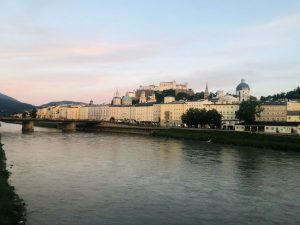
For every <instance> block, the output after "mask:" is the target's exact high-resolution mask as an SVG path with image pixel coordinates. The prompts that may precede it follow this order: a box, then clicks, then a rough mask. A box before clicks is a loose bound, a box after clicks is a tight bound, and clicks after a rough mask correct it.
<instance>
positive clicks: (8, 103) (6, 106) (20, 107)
mask: <svg viewBox="0 0 300 225" xmlns="http://www.w3.org/2000/svg"><path fill="white" fill-rule="evenodd" d="M32 108H34V106H33V105H31V104H27V103H23V102H20V101H18V100H16V99H14V98H12V97H9V96H7V95H4V94H1V93H0V116H9V115H11V114H12V113H15V112H24V111H26V110H31V109H32Z"/></svg>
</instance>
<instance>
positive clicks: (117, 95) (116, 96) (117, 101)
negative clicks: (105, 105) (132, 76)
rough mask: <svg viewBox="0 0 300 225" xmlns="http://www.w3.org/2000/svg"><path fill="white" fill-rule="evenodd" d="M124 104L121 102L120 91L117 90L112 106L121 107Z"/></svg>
mask: <svg viewBox="0 0 300 225" xmlns="http://www.w3.org/2000/svg"><path fill="white" fill-rule="evenodd" d="M121 103H122V100H121V97H120V95H119V90H118V89H117V91H116V93H115V95H114V97H113V100H112V104H113V105H121Z"/></svg>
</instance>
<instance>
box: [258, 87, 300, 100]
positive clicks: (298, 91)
mask: <svg viewBox="0 0 300 225" xmlns="http://www.w3.org/2000/svg"><path fill="white" fill-rule="evenodd" d="M279 99H300V87H297V88H295V89H294V90H292V91H289V92H281V93H280V94H274V95H269V96H266V97H265V96H261V97H260V100H261V101H263V102H265V101H277V100H279Z"/></svg>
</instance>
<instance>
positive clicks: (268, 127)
mask: <svg viewBox="0 0 300 225" xmlns="http://www.w3.org/2000/svg"><path fill="white" fill-rule="evenodd" d="M235 131H242V132H243V131H249V132H265V133H269V134H298V135H299V134H300V123H295V122H254V123H253V124H236V125H235Z"/></svg>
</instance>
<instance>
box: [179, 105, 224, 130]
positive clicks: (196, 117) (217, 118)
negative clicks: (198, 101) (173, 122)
mask: <svg viewBox="0 0 300 225" xmlns="http://www.w3.org/2000/svg"><path fill="white" fill-rule="evenodd" d="M181 120H182V122H183V123H185V124H186V125H187V126H188V127H198V126H199V125H200V126H201V127H204V126H205V125H209V126H210V127H213V128H220V127H221V120H222V115H221V114H220V113H218V111H217V110H215V109H212V110H209V111H206V109H193V108H192V109H189V110H188V111H187V112H186V113H184V114H183V115H182V116H181Z"/></svg>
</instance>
